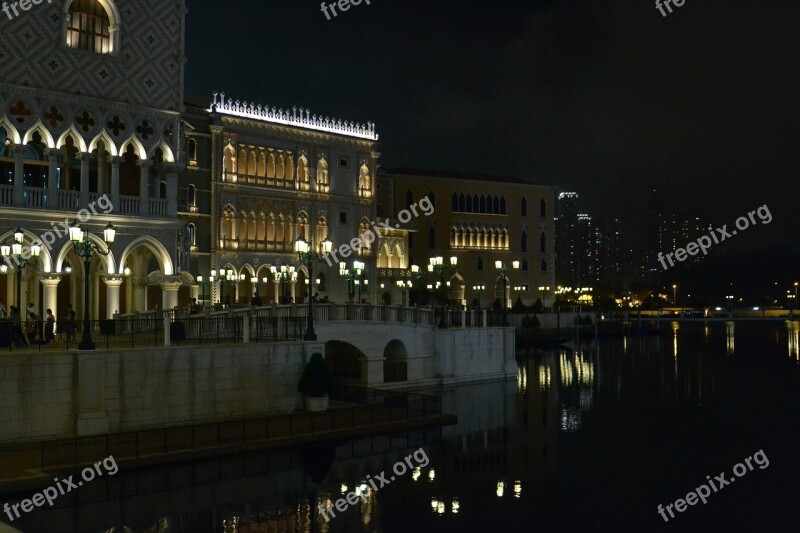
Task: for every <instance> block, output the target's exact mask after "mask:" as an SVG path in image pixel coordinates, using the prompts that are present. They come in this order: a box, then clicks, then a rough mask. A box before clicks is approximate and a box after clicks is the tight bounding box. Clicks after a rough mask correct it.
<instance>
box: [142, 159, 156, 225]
mask: <svg viewBox="0 0 800 533" xmlns="http://www.w3.org/2000/svg"><path fill="white" fill-rule="evenodd" d="M151 166H153V164H152V163H151V162H150V161H148V160H145V161H139V169H140V171H139V199H140V200H139V201H140V202H141V204H139V214H140V215H144V216H147V215H149V214H150V167H151Z"/></svg>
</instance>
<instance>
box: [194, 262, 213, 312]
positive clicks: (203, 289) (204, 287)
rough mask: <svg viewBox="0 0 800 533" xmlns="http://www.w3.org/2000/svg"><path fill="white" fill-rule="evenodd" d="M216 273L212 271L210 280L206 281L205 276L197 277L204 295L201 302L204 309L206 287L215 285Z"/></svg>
mask: <svg viewBox="0 0 800 533" xmlns="http://www.w3.org/2000/svg"><path fill="white" fill-rule="evenodd" d="M215 273H216V272H215V271H214V270H212V271H211V276H210V277H209V279H208V280H206V279H204V278H203V276H197V284H198V285H200V289H201V290H202V293H203V296H202V300H201V301H202V302H203V306H204V307H205V305H206V285H210V284H211V283H214V274H215Z"/></svg>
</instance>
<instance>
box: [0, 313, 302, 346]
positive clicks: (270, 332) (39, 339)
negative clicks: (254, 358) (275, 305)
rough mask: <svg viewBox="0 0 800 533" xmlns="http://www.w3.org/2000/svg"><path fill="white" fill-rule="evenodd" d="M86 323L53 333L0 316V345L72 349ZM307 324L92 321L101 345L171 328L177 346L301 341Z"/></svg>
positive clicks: (150, 342) (138, 342) (203, 319)
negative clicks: (12, 321)
mask: <svg viewBox="0 0 800 533" xmlns="http://www.w3.org/2000/svg"><path fill="white" fill-rule="evenodd" d="M167 324H168V325H167ZM83 325H84V323H83V322H77V323H76V324H75V325H74V326H73V327H70V325H69V324H67V323H59V324H57V326H56V328H55V331H54V332H53V335H49V334H48V331H46V330H45V327H44V326H43V325H42V324H41V323H40V322H37V323H32V322H23V323H22V324H21V325H20V326H18V327H15V326H14V325H13V324H11V323H10V322H9V321H0V349H7V350H9V351H20V350H26V351H32V350H33V351H57V350H60V351H63V350H74V349H77V348H78V344H79V343H80V342H81V340H82V339H83ZM167 327H168V328H169V330H167V329H166V328H167ZM305 328H306V318H305V317H271V318H250V317H248V316H246V315H242V314H238V315H227V314H223V315H217V316H211V317H208V316H204V315H197V316H189V317H178V318H174V319H172V320H169V319H167V320H165V319H164V318H158V319H156V318H153V317H145V318H132V317H119V318H115V319H109V320H91V321H89V329H90V332H91V336H92V341H93V342H94V343H95V347H96V348H98V349H120V348H155V347H159V346H164V345H165V344H166V342H165V335H166V334H167V333H168V334H169V340H170V344H171V345H175V346H187V345H203V344H232V343H242V342H276V341H298V340H302V338H303V334H304V333H305Z"/></svg>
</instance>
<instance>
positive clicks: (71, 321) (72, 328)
mask: <svg viewBox="0 0 800 533" xmlns="http://www.w3.org/2000/svg"><path fill="white" fill-rule="evenodd" d="M65 330H66V332H67V342H72V341H74V340H75V332H76V331H77V330H78V327H77V324H75V311H73V309H72V305H70V304H68V305H67V323H66V328H65Z"/></svg>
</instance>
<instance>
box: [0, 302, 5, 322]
mask: <svg viewBox="0 0 800 533" xmlns="http://www.w3.org/2000/svg"><path fill="white" fill-rule="evenodd" d="M5 318H6V304H5V302H4V301H3V300H0V320H5Z"/></svg>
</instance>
